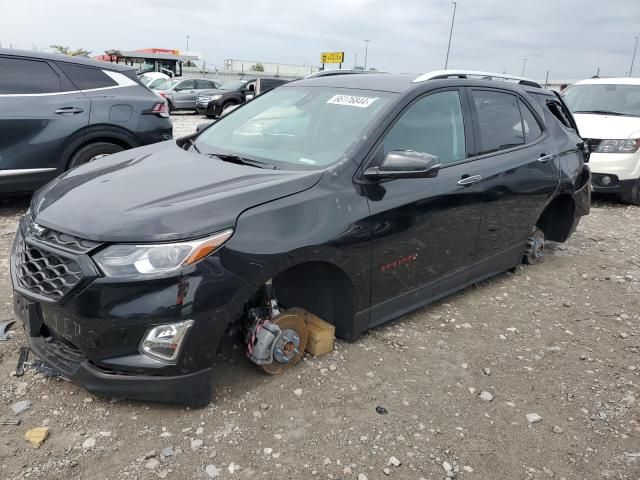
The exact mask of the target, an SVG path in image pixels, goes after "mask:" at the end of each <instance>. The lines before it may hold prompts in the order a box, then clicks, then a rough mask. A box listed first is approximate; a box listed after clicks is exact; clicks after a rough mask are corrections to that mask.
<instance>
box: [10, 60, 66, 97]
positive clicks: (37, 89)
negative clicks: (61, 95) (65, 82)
mask: <svg viewBox="0 0 640 480" xmlns="http://www.w3.org/2000/svg"><path fill="white" fill-rule="evenodd" d="M59 91H60V77H59V76H58V75H57V74H56V72H54V71H53V69H52V68H51V66H49V64H48V63H47V62H41V61H38V60H27V59H22V58H7V57H0V94H14V95H15V94H18V95H19V94H34V93H56V92H59Z"/></svg>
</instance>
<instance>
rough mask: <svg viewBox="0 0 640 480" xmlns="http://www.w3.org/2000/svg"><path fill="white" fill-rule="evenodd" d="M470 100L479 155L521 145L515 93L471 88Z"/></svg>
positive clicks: (521, 130) (520, 120)
mask: <svg viewBox="0 0 640 480" xmlns="http://www.w3.org/2000/svg"><path fill="white" fill-rule="evenodd" d="M473 101H474V103H475V107H476V112H477V115H478V117H477V118H478V128H479V130H480V149H479V150H480V151H479V152H478V154H479V155H482V154H485V153H491V152H497V151H499V150H505V149H507V148H511V147H517V146H518V145H524V143H525V138H524V131H523V128H522V118H521V116H520V108H519V106H518V97H516V96H515V95H511V94H509V93H502V92H494V91H489V90H473ZM538 128H539V127H538Z"/></svg>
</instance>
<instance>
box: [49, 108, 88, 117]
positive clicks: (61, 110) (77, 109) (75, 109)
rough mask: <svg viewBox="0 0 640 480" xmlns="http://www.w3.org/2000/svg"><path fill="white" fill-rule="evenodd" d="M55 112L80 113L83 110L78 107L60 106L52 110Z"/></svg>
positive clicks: (62, 113)
mask: <svg viewBox="0 0 640 480" xmlns="http://www.w3.org/2000/svg"><path fill="white" fill-rule="evenodd" d="M54 112H55V113H57V114H59V115H65V114H66V115H75V114H76V113H82V112H84V110H83V109H82V108H79V107H62V108H59V109H57V110H54Z"/></svg>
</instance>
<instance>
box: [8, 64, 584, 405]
mask: <svg viewBox="0 0 640 480" xmlns="http://www.w3.org/2000/svg"><path fill="white" fill-rule="evenodd" d="M454 74H456V75H461V74H460V73H459V72H454ZM438 75H440V76H442V75H443V74H442V73H441V72H439V73H438ZM465 75H467V77H468V78H455V79H450V78H443V79H434V75H430V74H426V75H423V76H420V77H418V78H416V77H415V76H409V75H394V74H389V75H344V76H332V77H320V78H313V79H308V80H301V81H295V82H291V83H289V84H287V85H284V86H282V87H280V88H277V89H275V90H273V91H271V92H269V93H267V94H266V95H261V96H259V97H258V98H256V99H255V100H253V101H251V102H249V103H247V104H246V105H244V106H242V107H241V108H239V109H237V110H236V111H234V112H233V113H231V114H230V115H227V116H225V117H224V118H222V119H221V120H219V121H218V122H216V123H214V124H212V125H211V126H209V127H208V128H206V129H205V130H203V131H201V132H199V133H197V134H194V135H192V136H190V137H184V138H182V139H179V140H177V141H175V142H164V143H162V144H158V145H151V146H147V147H142V148H138V149H136V150H133V151H129V152H122V153H119V154H117V155H111V156H109V157H106V158H102V159H99V160H96V161H94V162H91V163H89V164H86V165H83V166H81V167H78V168H76V169H74V170H72V171H70V172H67V173H66V174H64V175H62V176H61V177H59V178H58V179H56V180H55V181H54V182H52V183H50V184H49V185H48V186H47V187H46V188H44V189H42V190H40V191H39V192H38V193H37V194H36V195H35V196H34V198H33V200H32V202H31V207H30V210H29V212H28V213H27V214H26V215H25V216H24V218H23V219H22V221H21V222H20V227H19V231H18V234H17V237H16V240H15V244H14V246H13V251H12V255H11V275H12V282H13V289H14V308H15V312H16V315H17V316H18V317H19V318H21V319H22V321H23V322H24V324H25V327H26V330H27V332H28V341H29V345H30V348H31V350H32V351H33V352H35V353H36V355H38V356H39V357H40V358H42V359H43V361H44V362H46V363H47V364H48V365H50V366H51V367H53V368H55V369H57V370H59V371H61V372H62V373H63V374H64V376H65V377H67V378H69V379H71V380H73V381H76V382H78V383H80V384H81V385H83V386H84V387H85V388H87V389H88V390H90V391H91V392H94V393H96V394H109V395H117V396H124V397H129V398H139V399H146V400H157V401H168V402H182V403H186V404H190V405H206V404H207V403H208V402H209V401H210V398H211V385H212V383H211V382H212V378H211V366H212V362H213V360H214V356H215V355H216V352H217V351H218V348H219V347H220V345H221V343H223V342H230V341H233V340H232V337H230V336H229V335H225V332H229V331H234V330H239V331H240V332H241V333H242V334H241V337H242V338H243V339H244V341H245V342H246V344H247V356H248V357H249V358H250V359H251V360H252V361H254V362H255V363H256V364H259V365H261V366H262V368H264V369H265V371H267V372H269V373H274V372H280V371H283V370H285V369H287V368H289V367H291V366H293V365H295V363H296V362H297V361H298V360H299V359H300V357H301V356H302V354H303V352H304V350H305V346H306V343H305V342H306V339H307V337H308V335H307V334H308V332H307V327H306V325H307V323H306V319H307V318H308V316H309V315H311V314H314V315H317V316H319V317H320V318H321V319H324V320H325V321H327V322H329V323H331V324H333V325H334V326H335V329H336V335H337V336H338V337H341V338H345V339H349V340H355V339H357V338H358V337H359V336H360V335H361V334H362V333H363V332H364V331H366V330H367V329H368V328H371V327H374V326H376V325H380V324H382V323H384V322H387V321H389V320H391V319H393V318H395V317H398V316H399V315H402V314H404V313H406V312H408V311H411V310H413V309H416V308H418V307H420V306H423V305H425V304H427V303H429V302H432V301H434V300H436V299H438V298H441V297H443V296H445V295H448V294H450V293H452V292H454V291H456V290H459V289H461V288H463V287H465V286H468V285H471V284H473V283H475V282H478V281H480V280H483V279H486V278H488V277H491V276H492V275H495V274H497V273H500V272H502V271H504V270H508V269H512V268H515V267H516V266H518V265H519V264H520V263H521V262H522V261H523V260H524V261H525V262H526V263H535V262H538V261H540V260H541V259H542V258H543V257H542V256H543V252H544V246H545V241H547V240H552V241H558V242H563V241H565V240H567V238H568V237H569V236H570V235H571V234H572V232H573V231H574V229H575V228H576V226H577V225H578V222H579V221H580V218H581V216H583V215H586V214H587V213H588V212H589V203H590V175H589V168H588V167H587V165H585V161H586V156H587V153H588V152H586V151H585V149H584V143H583V142H582V140H581V138H580V137H579V135H578V132H577V129H576V126H575V124H574V122H573V119H572V117H571V114H570V113H569V112H568V110H566V107H565V106H564V104H563V102H562V100H561V99H560V98H559V97H558V96H556V95H554V94H553V93H552V92H549V91H545V90H543V89H542V88H540V87H539V86H532V85H536V84H534V83H532V82H529V83H528V84H527V85H529V86H521V85H517V84H509V83H508V82H507V81H500V82H497V81H488V80H475V79H473V78H471V77H472V74H471V73H469V72H467V73H465ZM498 77H500V76H499V75H498ZM510 78H511V77H508V79H510ZM516 81H518V79H517V78H516ZM557 109H560V110H561V113H562V114H563V115H564V116H565V118H566V120H567V121H568V123H569V124H568V125H565V124H564V123H563V121H562V120H561V119H560V118H558V116H557V111H556V110H557ZM141 179H143V180H141ZM96 216H99V221H96Z"/></svg>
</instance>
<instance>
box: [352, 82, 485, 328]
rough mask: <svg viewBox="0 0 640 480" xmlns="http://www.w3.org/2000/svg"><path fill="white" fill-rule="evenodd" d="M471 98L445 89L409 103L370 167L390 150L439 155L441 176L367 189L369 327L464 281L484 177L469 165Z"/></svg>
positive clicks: (403, 180)
mask: <svg viewBox="0 0 640 480" xmlns="http://www.w3.org/2000/svg"><path fill="white" fill-rule="evenodd" d="M465 102H466V99H465V97H464V95H463V92H461V91H460V90H458V89H448V90H440V91H436V92H434V93H429V94H427V95H424V96H422V97H419V98H418V99H417V100H415V101H414V102H413V103H412V104H410V105H409V106H408V107H407V108H406V109H405V110H404V111H403V113H402V114H401V115H400V116H399V118H398V119H397V121H396V122H395V123H394V124H393V126H392V127H391V128H390V129H389V130H388V131H387V133H386V134H385V135H384V138H383V140H382V141H381V143H380V144H379V145H378V147H377V150H375V151H376V154H375V155H374V157H373V159H372V162H370V164H369V165H371V164H375V163H376V162H378V163H379V162H381V161H382V159H383V158H384V156H385V155H386V153H388V152H390V151H392V150H413V151H418V152H424V153H429V154H431V155H435V156H437V157H438V158H439V161H440V163H441V164H442V168H441V169H440V171H439V173H438V176H437V177H435V178H422V179H396V180H392V181H386V182H379V183H376V184H370V185H366V186H365V189H366V192H367V198H368V200H369V208H370V211H371V234H372V239H373V241H372V301H371V304H372V311H371V325H376V324H379V323H382V322H384V321H386V320H388V319H390V318H392V317H393V316H396V315H397V314H398V312H402V311H408V310H410V309H412V308H415V307H417V306H419V305H421V304H424V303H426V302H427V301H429V300H430V299H432V298H434V297H435V296H438V295H441V294H443V293H445V292H446V291H447V290H450V289H452V288H454V287H456V286H457V287H459V286H460V283H462V282H464V279H465V272H466V267H468V265H469V262H470V261H471V258H472V254H473V247H474V244H475V240H476V233H477V228H478V221H479V218H480V211H481V205H482V204H481V191H482V189H481V184H482V182H481V176H480V171H479V166H478V165H477V163H476V162H473V161H468V159H467V156H468V144H469V143H471V142H472V141H473V140H472V139H473V137H472V134H471V123H470V121H469V120H470V119H469V115H468V108H467V107H466V103H465Z"/></svg>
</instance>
